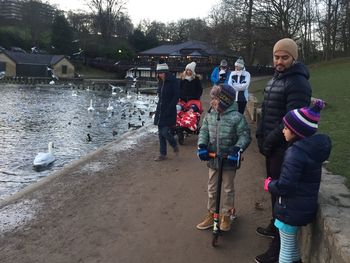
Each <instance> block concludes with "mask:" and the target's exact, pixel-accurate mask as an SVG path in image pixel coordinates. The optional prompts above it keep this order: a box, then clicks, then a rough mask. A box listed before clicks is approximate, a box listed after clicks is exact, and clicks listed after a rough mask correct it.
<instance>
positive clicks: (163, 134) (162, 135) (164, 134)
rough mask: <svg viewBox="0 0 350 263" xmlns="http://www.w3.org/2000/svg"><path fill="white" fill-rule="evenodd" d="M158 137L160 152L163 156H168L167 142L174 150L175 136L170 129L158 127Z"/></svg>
mask: <svg viewBox="0 0 350 263" xmlns="http://www.w3.org/2000/svg"><path fill="white" fill-rule="evenodd" d="M158 136H159V152H160V154H161V155H164V156H165V155H166V154H167V147H166V142H167V141H168V142H169V144H170V145H171V146H172V147H173V148H174V147H176V140H175V138H174V135H173V134H172V133H171V131H170V128H169V127H168V126H163V127H161V126H158Z"/></svg>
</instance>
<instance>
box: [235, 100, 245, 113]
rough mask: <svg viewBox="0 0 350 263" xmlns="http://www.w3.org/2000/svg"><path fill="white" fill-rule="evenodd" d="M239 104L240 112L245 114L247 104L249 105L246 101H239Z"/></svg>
mask: <svg viewBox="0 0 350 263" xmlns="http://www.w3.org/2000/svg"><path fill="white" fill-rule="evenodd" d="M237 104H238V112H239V113H241V114H244V110H245V106H246V105H247V102H246V101H237Z"/></svg>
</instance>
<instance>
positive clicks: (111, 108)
mask: <svg viewBox="0 0 350 263" xmlns="http://www.w3.org/2000/svg"><path fill="white" fill-rule="evenodd" d="M113 109H114V108H113V106H112V105H111V102H109V103H108V107H107V111H113Z"/></svg>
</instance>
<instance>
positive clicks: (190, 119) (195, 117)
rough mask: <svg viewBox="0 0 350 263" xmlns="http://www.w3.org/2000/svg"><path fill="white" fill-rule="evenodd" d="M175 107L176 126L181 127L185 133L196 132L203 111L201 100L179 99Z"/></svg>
mask: <svg viewBox="0 0 350 263" xmlns="http://www.w3.org/2000/svg"><path fill="white" fill-rule="evenodd" d="M176 108H177V116H176V126H177V127H181V128H182V129H184V131H186V132H187V133H197V132H198V130H199V121H200V118H201V113H202V111H203V109H202V103H201V101H200V100H190V101H188V102H184V101H183V100H181V99H180V100H179V102H178V104H177V105H176Z"/></svg>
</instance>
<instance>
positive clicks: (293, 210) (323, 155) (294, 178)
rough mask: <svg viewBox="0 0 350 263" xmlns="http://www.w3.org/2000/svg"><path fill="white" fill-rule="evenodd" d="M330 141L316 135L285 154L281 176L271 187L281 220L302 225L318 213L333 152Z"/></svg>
mask: <svg viewBox="0 0 350 263" xmlns="http://www.w3.org/2000/svg"><path fill="white" fill-rule="evenodd" d="M331 148H332V145H331V140H330V138H329V137H328V136H327V135H325V134H316V135H313V136H310V137H306V138H305V139H302V140H299V141H296V142H294V143H293V144H292V145H291V146H290V147H289V148H288V149H287V151H286V153H285V156H284V161H283V164H282V170H281V176H280V178H279V179H278V180H273V181H271V182H270V184H269V186H268V187H269V191H270V192H271V193H272V194H274V195H276V196H278V198H277V202H276V203H275V207H274V216H275V217H276V218H278V219H279V220H280V221H282V222H284V223H286V224H289V225H292V226H303V225H307V224H308V223H311V222H312V221H313V220H314V219H315V217H316V213H317V206H318V205H317V199H318V191H319V188H320V182H321V174H322V163H323V162H324V161H325V160H327V159H328V157H329V155H330V152H331Z"/></svg>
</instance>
